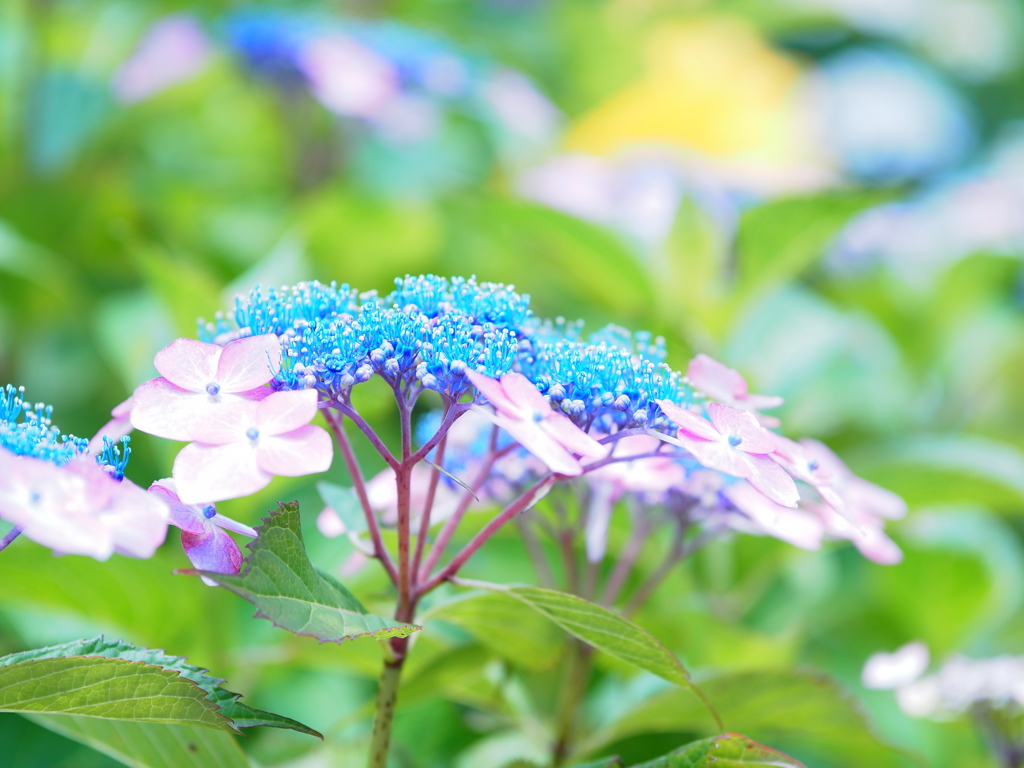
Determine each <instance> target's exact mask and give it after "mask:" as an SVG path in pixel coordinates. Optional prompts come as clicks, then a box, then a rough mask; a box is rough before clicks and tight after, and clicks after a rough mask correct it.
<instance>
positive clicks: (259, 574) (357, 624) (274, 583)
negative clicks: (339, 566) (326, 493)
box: [189, 502, 419, 643]
mask: <svg viewBox="0 0 1024 768" xmlns="http://www.w3.org/2000/svg"><path fill="white" fill-rule="evenodd" d="M256 530H257V531H258V532H259V536H258V537H257V538H256V539H255V540H254V541H253V542H252V543H250V544H249V555H248V556H247V557H246V558H245V562H244V565H243V568H242V572H241V573H240V574H238V575H237V576H235V575H229V574H223V573H209V572H202V571H195V573H197V574H199V575H202V576H206V577H207V578H209V579H212V580H213V581H216V582H217V583H218V584H220V585H221V586H223V587H225V588H226V589H229V590H231V591H232V592H234V593H235V594H236V595H238V596H239V597H242V598H245V599H246V600H248V601H249V602H250V603H252V604H253V605H255V606H256V608H257V612H256V616H257V617H259V618H263V619H268V620H270V621H271V622H273V624H274V626H277V627H280V628H281V629H286V630H288V631H289V632H293V633H294V634H296V635H303V636H306V637H315V638H316V639H317V640H319V641H320V642H321V643H326V642H334V643H340V642H343V641H344V640H350V639H352V638H356V637H374V638H377V639H381V638H386V637H407V636H408V635H410V634H412V633H413V632H415V631H416V630H418V629H419V627H415V626H411V625H409V624H402V623H397V622H394V621H390V620H388V619H384V618H381V617H380V616H375V615H373V614H372V613H369V612H367V610H366V609H365V608H364V607H363V605H362V604H361V603H360V602H359V601H358V600H357V599H356V598H355V596H354V595H353V594H352V593H351V592H349V591H348V589H346V588H345V587H344V586H343V585H342V584H341V583H340V582H339V581H338V580H337V579H334V578H333V577H331V576H329V575H327V574H326V573H323V572H322V571H318V570H317V569H316V568H315V567H314V566H313V564H312V563H311V562H310V561H309V556H308V555H307V554H306V547H305V544H304V543H303V540H302V526H301V523H300V521H299V505H298V502H288V503H284V502H282V503H280V504H279V505H278V508H277V510H276V511H274V512H271V513H270V516H269V517H265V518H263V524H262V525H260V526H257V528H256ZM189 573H192V572H191V571H190V572H189Z"/></svg>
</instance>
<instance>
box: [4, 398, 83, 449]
mask: <svg viewBox="0 0 1024 768" xmlns="http://www.w3.org/2000/svg"><path fill="white" fill-rule="evenodd" d="M52 413H53V406H49V405H45V404H44V403H35V404H30V403H28V402H26V401H25V388H24V387H18V388H15V387H14V386H13V385H11V384H8V385H7V386H6V387H5V388H4V389H0V447H3V448H6V449H7V450H9V451H11V452H12V453H14V454H17V455H18V456H32V457H33V458H37V459H43V460H45V461H52V462H53V463H54V464H66V463H67V462H69V461H71V459H73V458H75V457H76V456H79V455H81V454H83V453H87V452H88V450H89V441H88V440H85V439H83V438H80V437H72V436H71V435H64V434H61V431H60V430H59V429H58V428H57V427H55V426H54V425H53V422H52V421H51V419H50V416H51V414H52Z"/></svg>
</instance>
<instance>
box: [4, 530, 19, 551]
mask: <svg viewBox="0 0 1024 768" xmlns="http://www.w3.org/2000/svg"><path fill="white" fill-rule="evenodd" d="M19 536H21V528H18V527H17V526H15V527H14V528H11V530H9V531H8V532H7V535H6V536H4V537H3V538H2V539H0V552H2V551H3V550H5V549H7V547H9V546H10V545H11V542H12V541H14V540H15V539H16V538H18V537H19Z"/></svg>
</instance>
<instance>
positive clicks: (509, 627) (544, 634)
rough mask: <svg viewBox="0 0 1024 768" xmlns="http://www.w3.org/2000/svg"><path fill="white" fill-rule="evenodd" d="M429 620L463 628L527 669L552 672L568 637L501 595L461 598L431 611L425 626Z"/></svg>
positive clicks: (536, 614)
mask: <svg viewBox="0 0 1024 768" xmlns="http://www.w3.org/2000/svg"><path fill="white" fill-rule="evenodd" d="M430 619H443V620H444V621H448V622H451V623H452V624H455V625H457V626H459V627H462V628H463V629H464V630H466V631H467V632H469V633H470V634H471V635H472V636H473V637H474V638H476V640H477V641H478V642H479V643H480V644H481V645H484V646H486V647H488V648H490V649H491V650H492V651H494V652H495V653H497V654H498V655H499V656H502V657H504V658H506V659H508V660H509V661H511V662H512V663H514V664H518V665H519V666H522V667H525V668H526V669H537V670H542V669H550V668H551V666H552V665H554V663H555V662H556V661H558V657H559V654H560V650H561V644H562V643H563V642H564V637H565V636H564V635H563V634H562V633H561V632H560V631H559V630H558V627H556V626H555V625H554V623H552V621H551V620H549V619H547V618H545V617H544V616H543V615H541V614H539V613H538V612H537V611H536V610H535V609H533V608H532V607H530V606H527V605H524V604H523V603H522V602H519V601H517V600H509V599H508V598H507V597H505V596H503V595H501V594H493V593H484V594H477V595H465V596H461V597H459V598H456V599H455V600H451V601H449V602H447V603H443V604H442V605H439V606H438V607H436V608H434V609H432V610H431V611H429V612H428V613H427V614H426V615H424V616H423V623H424V624H425V623H426V622H427V621H428V620H430Z"/></svg>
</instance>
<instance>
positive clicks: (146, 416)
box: [131, 378, 196, 440]
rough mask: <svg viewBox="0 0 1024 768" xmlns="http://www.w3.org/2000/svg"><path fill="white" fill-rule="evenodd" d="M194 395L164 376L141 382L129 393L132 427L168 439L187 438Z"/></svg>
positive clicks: (191, 419)
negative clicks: (130, 397)
mask: <svg viewBox="0 0 1024 768" xmlns="http://www.w3.org/2000/svg"><path fill="white" fill-rule="evenodd" d="M195 399H196V395H195V394H194V393H192V392H189V391H188V390H186V389H182V388H181V387H179V386H177V385H175V384H172V383H171V382H169V381H168V380H167V379H163V378H160V379H151V380H149V381H147V382H145V383H143V384H140V385H139V386H138V387H137V388H136V390H135V394H134V395H132V413H131V424H132V426H133V427H135V429H137V430H139V431H141V432H146V433H147V434H150V435H156V436H157V437H163V438H166V439H167V440H188V439H189V435H190V434H191V427H192V422H193V421H194V420H195V419H196V415H195V412H194V411H193V410H192V408H193V404H192V403H193V401H194V400H195Z"/></svg>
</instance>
